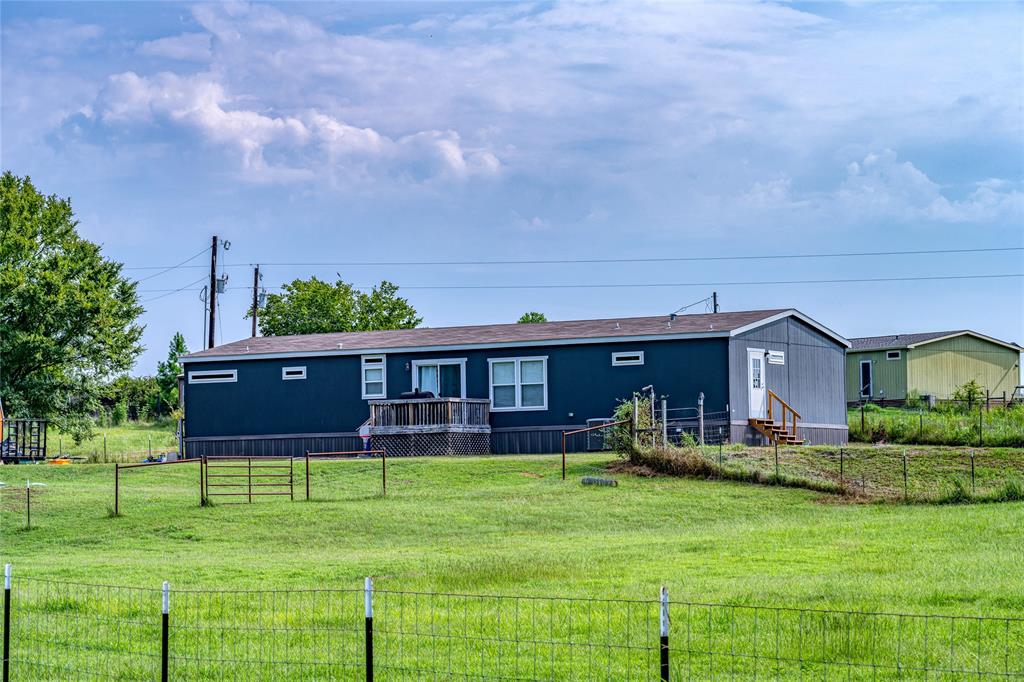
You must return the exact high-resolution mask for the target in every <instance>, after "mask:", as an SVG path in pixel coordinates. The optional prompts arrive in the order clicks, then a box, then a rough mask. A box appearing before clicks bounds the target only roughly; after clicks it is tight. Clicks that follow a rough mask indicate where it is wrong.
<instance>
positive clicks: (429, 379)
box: [412, 358, 466, 398]
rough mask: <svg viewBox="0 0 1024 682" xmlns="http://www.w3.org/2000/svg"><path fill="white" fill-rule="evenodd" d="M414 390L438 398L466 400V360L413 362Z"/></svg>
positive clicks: (450, 359)
mask: <svg viewBox="0 0 1024 682" xmlns="http://www.w3.org/2000/svg"><path fill="white" fill-rule="evenodd" d="M412 388H413V390H419V391H430V392H431V393H433V394H434V395H435V396H437V397H438V398H465V397H466V358H444V359H441V360H413V361H412Z"/></svg>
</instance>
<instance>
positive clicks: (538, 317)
mask: <svg viewBox="0 0 1024 682" xmlns="http://www.w3.org/2000/svg"><path fill="white" fill-rule="evenodd" d="M516 321H517V322H518V323H519V324H536V323H538V322H547V321H548V317H547V315H545V314H544V313H538V312H533V311H530V312H528V313H523V314H522V315H521V316H520V317H519V319H518V320H516Z"/></svg>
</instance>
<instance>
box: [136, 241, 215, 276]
mask: <svg viewBox="0 0 1024 682" xmlns="http://www.w3.org/2000/svg"><path fill="white" fill-rule="evenodd" d="M210 248H211V247H209V246H207V247H206V248H204V249H203V250H202V251H200V252H199V253H197V254H195V255H194V256H189V257H188V258H186V259H185V260H183V261H181V262H180V263H178V264H177V265H172V266H170V267H167V268H164V269H163V270H161V271H160V272H154V273H153V274H152V275H146V276H145V277H143V278H142V279H137V280H135V283H136V284H138V283H139V282H145V281H146V280H147V279H153V278H154V277H159V276H160V275H162V274H164V273H167V272H170V271H171V270H177V269H178V268H182V267H185V264H186V263H188V262H189V261H193V260H195V259H196V258H199V257H200V256H202V255H203V254H204V253H206V252H207V251H209V250H210ZM190 267H197V268H205V267H206V266H205V265H195V266H190ZM137 269H140V268H125V270H137Z"/></svg>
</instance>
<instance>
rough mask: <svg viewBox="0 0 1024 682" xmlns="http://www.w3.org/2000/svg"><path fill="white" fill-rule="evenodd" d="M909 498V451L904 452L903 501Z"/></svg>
mask: <svg viewBox="0 0 1024 682" xmlns="http://www.w3.org/2000/svg"><path fill="white" fill-rule="evenodd" d="M908 496H909V491H908V487H907V451H906V450H904V451H903V499H904V500H906V499H907V497H908Z"/></svg>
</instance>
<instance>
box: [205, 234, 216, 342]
mask: <svg viewBox="0 0 1024 682" xmlns="http://www.w3.org/2000/svg"><path fill="white" fill-rule="evenodd" d="M216 322H217V235H213V247H212V248H211V249H210V326H209V328H208V330H207V331H208V334H209V335H208V336H207V342H206V347H207V348H213V346H214V345H215V342H214V333H213V332H214V329H215V328H216Z"/></svg>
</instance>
